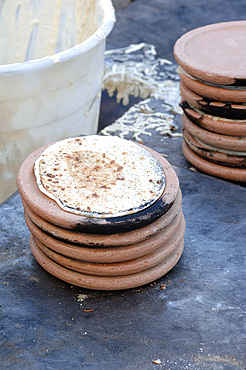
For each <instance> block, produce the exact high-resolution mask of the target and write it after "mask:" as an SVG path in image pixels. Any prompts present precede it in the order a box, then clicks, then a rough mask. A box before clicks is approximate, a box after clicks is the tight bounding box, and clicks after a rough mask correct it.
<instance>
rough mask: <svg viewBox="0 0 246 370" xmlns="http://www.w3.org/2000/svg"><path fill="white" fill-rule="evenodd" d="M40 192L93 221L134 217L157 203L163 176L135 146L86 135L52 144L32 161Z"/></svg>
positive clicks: (163, 185) (114, 138)
mask: <svg viewBox="0 0 246 370" xmlns="http://www.w3.org/2000/svg"><path fill="white" fill-rule="evenodd" d="M34 172H35V176H36V179H37V184H38V187H39V189H40V191H41V192H43V193H44V194H45V195H47V196H48V197H50V198H52V199H53V200H55V201H56V202H57V204H58V205H59V206H60V207H61V208H62V209H63V210H65V211H68V212H72V213H75V214H81V215H85V216H92V217H118V216H124V215H128V214H132V213H135V212H138V211H140V210H142V209H145V208H147V207H149V206H150V205H151V204H153V203H154V202H155V201H156V200H158V199H159V198H160V196H161V195H162V193H163V191H164V188H165V174H164V171H163V169H162V167H161V165H160V163H159V162H158V161H157V160H156V159H155V158H154V157H153V156H152V154H150V153H149V152H148V151H147V150H146V149H144V148H143V147H141V146H139V145H138V144H136V143H134V142H131V141H128V140H124V139H121V138H119V137H116V136H97V135H92V136H85V137H76V138H70V139H66V140H62V141H59V142H56V143H55V144H52V145H50V146H49V147H48V148H46V149H45V150H44V152H43V153H42V154H41V156H40V157H39V158H38V159H37V160H36V162H35V166H34Z"/></svg>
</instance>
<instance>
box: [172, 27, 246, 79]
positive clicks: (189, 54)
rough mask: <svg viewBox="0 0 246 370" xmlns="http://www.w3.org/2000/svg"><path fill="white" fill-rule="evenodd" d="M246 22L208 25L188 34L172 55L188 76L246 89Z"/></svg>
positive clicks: (179, 42)
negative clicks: (245, 87)
mask: <svg viewBox="0 0 246 370" xmlns="http://www.w3.org/2000/svg"><path fill="white" fill-rule="evenodd" d="M245 44H246V21H237V22H224V23H217V24H211V25H208V26H205V27H200V28H197V29H194V30H192V31H190V32H187V33H186V34H185V35H183V36H181V38H180V39H179V40H178V41H177V42H176V44H175V46H174V56H175V59H176V61H177V62H178V64H179V65H180V66H181V67H182V68H183V69H184V70H185V71H186V72H187V73H188V74H190V75H191V76H194V77H195V78H197V79H199V80H202V81H206V82H209V83H212V84H219V85H240V86H242V85H243V84H244V86H246V83H245V81H246V68H245V66H246V64H245V63H246V62H245V60H246V49H245Z"/></svg>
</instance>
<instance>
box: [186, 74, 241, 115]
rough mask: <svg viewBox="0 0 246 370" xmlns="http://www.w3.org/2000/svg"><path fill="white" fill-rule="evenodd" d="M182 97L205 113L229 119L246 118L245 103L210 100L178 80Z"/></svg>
mask: <svg viewBox="0 0 246 370" xmlns="http://www.w3.org/2000/svg"><path fill="white" fill-rule="evenodd" d="M180 92H181V96H182V99H183V100H185V101H186V102H187V103H188V104H189V105H190V106H191V107H194V108H197V109H200V110H202V111H203V112H205V113H207V114H211V115H214V116H219V117H224V118H230V119H246V105H245V103H242V104H236V103H229V102H219V101H210V100H208V99H206V98H204V97H203V96H200V95H198V94H197V93H195V92H193V91H191V90H190V89H189V88H188V87H187V86H186V85H185V84H184V83H183V82H182V81H181V82H180Z"/></svg>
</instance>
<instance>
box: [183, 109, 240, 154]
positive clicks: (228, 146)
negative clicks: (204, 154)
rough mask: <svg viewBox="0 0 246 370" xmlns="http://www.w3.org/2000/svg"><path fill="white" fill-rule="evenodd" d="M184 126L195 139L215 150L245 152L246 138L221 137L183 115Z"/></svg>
mask: <svg viewBox="0 0 246 370" xmlns="http://www.w3.org/2000/svg"><path fill="white" fill-rule="evenodd" d="M182 120H183V125H184V127H185V129H187V131H189V132H190V133H191V134H192V135H193V136H194V137H195V138H197V139H199V140H201V141H202V142H203V143H205V144H207V145H211V146H213V147H215V148H220V149H225V150H231V151H237V152H245V151H246V137H241V136H228V135H220V134H216V133H214V132H210V131H207V130H204V129H202V128H201V127H199V126H197V125H195V124H194V123H193V122H192V121H191V120H190V119H189V118H188V117H187V116H186V115H185V114H183V115H182Z"/></svg>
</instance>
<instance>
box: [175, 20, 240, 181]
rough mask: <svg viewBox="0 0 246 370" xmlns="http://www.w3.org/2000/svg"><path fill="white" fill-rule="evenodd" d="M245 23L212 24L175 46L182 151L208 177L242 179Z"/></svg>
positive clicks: (189, 33) (190, 34)
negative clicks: (177, 66) (180, 108)
mask: <svg viewBox="0 0 246 370" xmlns="http://www.w3.org/2000/svg"><path fill="white" fill-rule="evenodd" d="M245 45H246V21H238V22H227V23H219V24H212V25H209V26H205V27H201V28H197V29H195V30H192V31H190V32H188V33H186V34H185V35H183V36H182V37H181V38H180V39H179V40H178V41H177V42H176V44H175V47H174V56H175V59H176V61H177V62H178V64H179V68H178V72H179V75H180V79H181V82H180V90H181V105H182V108H183V111H184V113H183V137H184V140H183V153H184V155H185V157H186V158H187V160H188V161H189V162H190V163H191V164H193V165H194V166H195V167H197V168H198V169H199V170H201V171H204V172H206V173H208V174H211V175H214V176H218V177H222V178H225V179H230V180H235V181H242V182H245V181H246V48H245Z"/></svg>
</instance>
